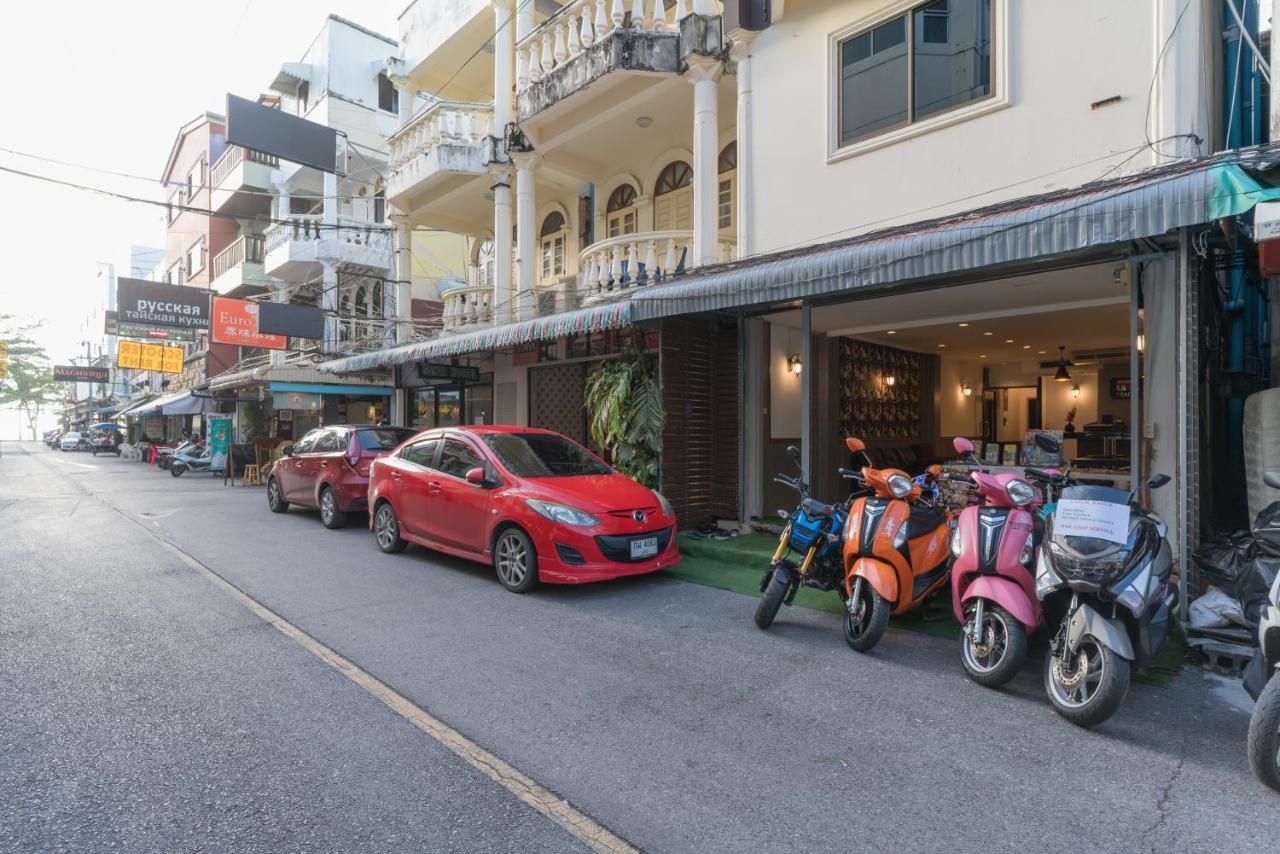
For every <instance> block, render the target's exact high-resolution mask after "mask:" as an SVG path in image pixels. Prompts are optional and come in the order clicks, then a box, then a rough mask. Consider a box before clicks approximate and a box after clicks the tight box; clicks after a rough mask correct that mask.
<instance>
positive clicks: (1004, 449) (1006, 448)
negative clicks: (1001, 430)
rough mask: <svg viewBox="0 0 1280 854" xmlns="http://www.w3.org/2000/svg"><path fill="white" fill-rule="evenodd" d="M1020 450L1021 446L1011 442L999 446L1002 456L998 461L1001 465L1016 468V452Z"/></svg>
mask: <svg viewBox="0 0 1280 854" xmlns="http://www.w3.org/2000/svg"><path fill="white" fill-rule="evenodd" d="M1020 449H1021V446H1020V445H1017V444H1015V443H1013V442H1005V443H1004V444H1002V445H1001V446H1000V451H1001V456H1002V459H1001V461H1000V463H1001V465H1006V466H1016V465H1017V464H1018V451H1019V450H1020Z"/></svg>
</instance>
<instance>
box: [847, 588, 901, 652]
mask: <svg viewBox="0 0 1280 854" xmlns="http://www.w3.org/2000/svg"><path fill="white" fill-rule="evenodd" d="M854 592H855V593H856V592H857V590H856V588H855V591H854ZM890 610H891V609H890V607H889V603H888V602H886V601H885V599H884V597H883V596H881V595H880V594H879V593H877V592H876V589H875V588H874V587H872V586H871V585H870V584H868V583H865V582H864V583H863V584H862V593H861V595H859V596H858V599H857V601H854V599H853V597H850V598H849V600H848V601H847V602H846V603H845V609H844V640H845V643H847V644H849V646H851V647H853V648H854V649H856V650H857V651H858V652H867V651H869V650H870V649H871V648H872V647H874V646H875V645H876V644H878V643H880V638H882V637H884V632H885V629H887V628H889V611H890Z"/></svg>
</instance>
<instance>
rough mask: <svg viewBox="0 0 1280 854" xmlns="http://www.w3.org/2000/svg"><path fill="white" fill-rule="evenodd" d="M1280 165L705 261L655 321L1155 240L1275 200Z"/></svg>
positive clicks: (1130, 182)
mask: <svg viewBox="0 0 1280 854" xmlns="http://www.w3.org/2000/svg"><path fill="white" fill-rule="evenodd" d="M1277 164H1280V145H1274V146H1258V147H1256V148H1253V149H1247V150H1244V151H1238V152H1231V153H1228V154H1224V155H1219V156H1216V157H1212V158H1204V159H1198V160H1189V161H1181V162H1179V163H1175V164H1171V165H1168V166H1162V167H1158V168H1155V169H1149V170H1145V171H1143V172H1139V173H1136V174H1134V175H1130V176H1126V177H1124V178H1119V179H1115V180H1111V181H1105V182H1099V183H1095V184H1092V185H1087V186H1085V187H1079V188H1075V189H1072V190H1064V191H1060V192H1056V193H1050V194H1045V195H1041V196H1034V197H1028V198H1023V199H1017V200H1014V201H1012V202H1006V203H1003V204H1000V205H996V206H991V207H988V208H983V209H980V210H976V211H971V212H968V213H966V214H963V215H959V216H952V217H947V218H944V219H936V220H930V221H926V222H918V223H913V224H910V225H904V226H896V227H894V228H889V229H884V230H881V231H877V232H872V233H870V234H864V235H860V236H858V237H853V238H850V239H847V240H841V241H836V242H833V243H824V244H820V245H815V246H806V247H804V248H801V249H796V250H789V251H786V252H778V253H774V254H770V255H762V256H757V257H753V258H747V259H744V260H741V261H736V262H730V263H727V264H720V265H715V266H710V267H704V268H701V269H697V270H693V271H691V272H690V273H687V274H685V275H682V276H679V277H678V278H677V279H675V280H672V281H670V282H666V283H663V284H660V285H654V286H652V287H648V288H644V289H642V290H639V291H637V292H636V294H635V296H634V297H633V298H632V300H631V302H632V306H633V307H632V318H633V319H634V320H636V321H641V320H652V319H656V318H661V317H668V316H672V315H679V314H696V313H699V312H708V311H723V310H728V309H734V308H749V307H753V306H756V307H765V306H770V305H776V304H780V303H786V302H791V301H794V300H803V299H812V298H821V297H830V296H836V295H839V294H843V293H850V292H854V291H857V290H860V289H862V288H868V287H873V286H877V285H890V284H905V283H908V282H913V281H920V280H923V279H927V278H930V277H934V276H944V275H952V274H957V273H962V272H970V271H977V270H981V269H984V268H993V267H998V266H1001V265H1007V264H1013V263H1025V262H1031V261H1034V260H1038V259H1044V258H1048V257H1052V256H1060V255H1067V254H1070V253H1075V252H1080V251H1082V250H1088V249H1096V248H1101V247H1105V246H1114V245H1117V244H1124V243H1126V242H1128V241H1133V240H1139V239H1142V238H1153V237H1158V236H1160V235H1163V234H1166V233H1168V232H1169V231H1171V230H1173V229H1177V228H1181V227H1183V226H1191V225H1199V224H1201V223H1206V222H1210V221H1212V220H1215V219H1218V218H1219V217H1223V216H1234V215H1237V214H1241V213H1244V212H1246V211H1248V210H1250V209H1251V208H1252V207H1253V206H1254V205H1255V204H1257V203H1258V202H1259V201H1262V200H1264V199H1267V198H1274V197H1275V196H1276V195H1277V193H1278V192H1280V191H1277V190H1276V189H1275V188H1271V187H1265V186H1263V185H1262V184H1259V183H1258V181H1256V180H1255V179H1254V178H1253V177H1251V176H1250V175H1249V173H1248V172H1246V171H1245V170H1244V169H1243V168H1241V167H1242V166H1243V167H1248V168H1251V169H1265V168H1269V167H1271V166H1274V165H1277Z"/></svg>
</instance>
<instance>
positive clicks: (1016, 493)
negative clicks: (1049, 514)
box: [1005, 480, 1036, 507]
mask: <svg viewBox="0 0 1280 854" xmlns="http://www.w3.org/2000/svg"><path fill="white" fill-rule="evenodd" d="M1005 492H1007V493H1009V500H1010V501H1012V502H1013V503H1014V505H1015V506H1017V507H1026V506H1027V505H1028V504H1030V503H1031V502H1032V501H1034V500H1035V497H1036V490H1035V488H1034V487H1033V486H1032V485H1031V484H1029V483H1027V482H1026V481H1025V480H1011V481H1009V485H1008V486H1006V487H1005Z"/></svg>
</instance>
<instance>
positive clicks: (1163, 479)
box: [1147, 474, 1170, 489]
mask: <svg viewBox="0 0 1280 854" xmlns="http://www.w3.org/2000/svg"><path fill="white" fill-rule="evenodd" d="M1169 480H1170V478H1169V475H1167V474H1158V475H1156V476H1155V477H1153V478H1151V480H1149V481H1147V489H1159V488H1160V487H1162V486H1164V485H1165V484H1166V483H1168V482H1169Z"/></svg>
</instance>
